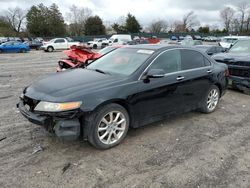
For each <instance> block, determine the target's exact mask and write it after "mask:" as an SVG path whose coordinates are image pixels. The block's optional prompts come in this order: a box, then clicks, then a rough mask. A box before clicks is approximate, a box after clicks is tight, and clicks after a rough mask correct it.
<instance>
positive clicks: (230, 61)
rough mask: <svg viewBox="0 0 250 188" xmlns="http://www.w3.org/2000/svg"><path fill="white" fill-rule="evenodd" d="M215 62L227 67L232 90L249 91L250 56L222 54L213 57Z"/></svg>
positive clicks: (246, 54) (245, 54)
mask: <svg viewBox="0 0 250 188" xmlns="http://www.w3.org/2000/svg"><path fill="white" fill-rule="evenodd" d="M213 59H215V60H216V61H217V62H220V63H225V64H227V65H228V68H229V73H230V77H229V78H230V81H229V83H230V84H229V85H230V87H232V88H237V89H239V90H244V89H245V88H248V89H250V54H249V53H239V54H235V53H223V54H217V55H214V56H213Z"/></svg>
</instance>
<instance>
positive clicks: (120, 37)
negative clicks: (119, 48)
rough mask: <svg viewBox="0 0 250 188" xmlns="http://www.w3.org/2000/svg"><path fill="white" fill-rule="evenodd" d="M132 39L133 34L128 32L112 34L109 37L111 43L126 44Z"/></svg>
mask: <svg viewBox="0 0 250 188" xmlns="http://www.w3.org/2000/svg"><path fill="white" fill-rule="evenodd" d="M130 41H132V37H131V35H128V34H116V35H112V36H111V37H110V39H109V43H108V44H109V45H125V44H127V43H128V42H130Z"/></svg>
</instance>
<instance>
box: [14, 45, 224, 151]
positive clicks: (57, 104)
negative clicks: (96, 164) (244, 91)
mask: <svg viewBox="0 0 250 188" xmlns="http://www.w3.org/2000/svg"><path fill="white" fill-rule="evenodd" d="M227 75H228V68H227V66H226V65H225V64H223V63H217V62H215V61H214V60H212V59H211V58H210V57H209V56H208V55H207V54H205V53H202V52H200V51H197V50H195V49H190V48H185V47H180V46H166V45H149V44H146V45H131V46H125V47H123V48H119V49H116V50H114V51H112V52H110V53H108V54H106V55H104V56H103V57H101V58H99V59H97V60H95V61H94V62H92V63H91V64H90V65H88V66H87V67H86V68H84V69H81V68H78V69H72V70H68V71H63V72H59V73H55V74H52V75H50V76H46V77H44V78H43V79H41V80H38V81H36V82H34V83H33V84H31V85H30V86H28V87H26V88H25V89H24V90H23V92H22V94H21V96H20V101H19V103H18V104H17V107H18V108H19V110H20V112H21V114H22V115H23V116H24V117H26V118H27V119H28V120H29V121H30V122H33V123H35V124H39V125H42V126H44V127H45V128H46V129H47V130H48V131H50V132H53V133H55V134H56V135H57V136H58V137H59V138H61V139H65V140H75V139H84V140H88V141H89V142H90V143H91V144H92V145H93V146H95V147H96V148H100V149H107V148H111V147H113V146H116V145H118V144H119V143H120V142H121V141H122V140H123V139H124V138H125V136H126V134H127V131H128V129H129V128H137V127H140V126H143V125H146V124H149V123H152V122H155V121H159V120H162V119H164V118H166V117H169V116H172V115H175V114H179V113H184V112H188V111H191V110H196V109H199V110H200V111H202V112H204V113H211V112H213V111H215V109H216V107H217V106H218V103H219V100H220V98H221V97H222V96H223V94H224V93H225V91H226V88H227Z"/></svg>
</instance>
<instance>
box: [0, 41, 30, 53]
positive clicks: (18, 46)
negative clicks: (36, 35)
mask: <svg viewBox="0 0 250 188" xmlns="http://www.w3.org/2000/svg"><path fill="white" fill-rule="evenodd" d="M28 51H30V48H29V46H28V45H26V44H23V43H21V42H18V41H10V42H5V43H3V44H1V45H0V53H4V52H7V53H8V52H16V53H17V52H20V53H24V52H28Z"/></svg>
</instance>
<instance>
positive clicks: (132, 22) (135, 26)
mask: <svg viewBox="0 0 250 188" xmlns="http://www.w3.org/2000/svg"><path fill="white" fill-rule="evenodd" d="M125 28H126V30H127V31H128V32H129V33H139V32H140V30H141V29H142V28H141V26H140V24H139V22H138V21H137V19H136V18H135V16H133V15H132V14H130V13H128V15H127V18H126V24H125Z"/></svg>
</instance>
